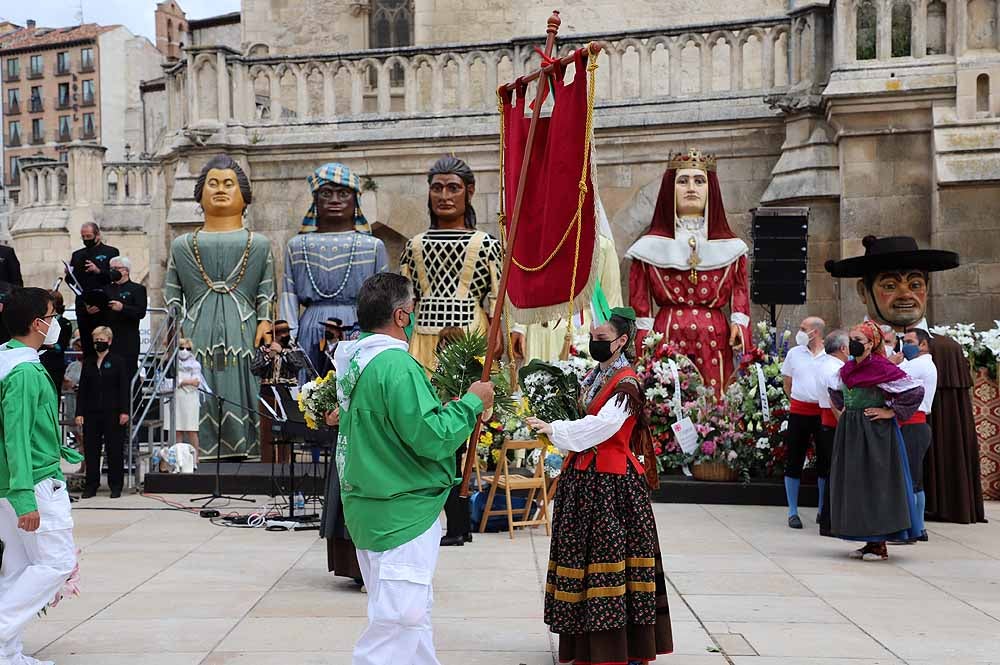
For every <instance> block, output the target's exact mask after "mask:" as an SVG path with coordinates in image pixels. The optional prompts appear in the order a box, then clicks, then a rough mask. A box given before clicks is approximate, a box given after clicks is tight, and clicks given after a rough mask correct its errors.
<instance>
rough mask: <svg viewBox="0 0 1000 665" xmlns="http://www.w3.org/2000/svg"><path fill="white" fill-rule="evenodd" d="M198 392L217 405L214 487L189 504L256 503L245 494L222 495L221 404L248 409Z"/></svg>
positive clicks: (205, 392) (201, 391)
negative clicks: (213, 400) (219, 500)
mask: <svg viewBox="0 0 1000 665" xmlns="http://www.w3.org/2000/svg"><path fill="white" fill-rule="evenodd" d="M198 392H200V393H203V394H205V395H212V396H213V397H215V401H216V404H218V405H219V411H218V415H219V418H218V421H217V422H218V430H217V432H216V443H215V445H216V450H215V487H214V489H213V490H212V493H211V494H209V495H207V496H199V497H195V498H193V499H191V500H190V501H191V503H198V502H199V501H204V502H205V503H204V504H202V506H201V507H202V509H205V508H208V507H209V506H210V505H212V503H213V502H215V501H216V500H218V499H226V500H228V501H243V502H245V503H257V500H256V499H248V498H246V494H244V495H243V496H241V497H237V496H229V495H227V494H223V493H222V404H223V402H225V403H226V404H230V405H232V406H235V407H237V408H238V409H242V410H244V411H248V412H249V409H247V408H246V407H244V406H243V405H242V404H238V403H237V402H233V401H231V400H228V399H226V398H224V397H222V396H221V395H219V394H217V393H212V392H209V391H207V390H205V389H204V388H202V387H201V386H199V387H198ZM254 413H256V412H254Z"/></svg>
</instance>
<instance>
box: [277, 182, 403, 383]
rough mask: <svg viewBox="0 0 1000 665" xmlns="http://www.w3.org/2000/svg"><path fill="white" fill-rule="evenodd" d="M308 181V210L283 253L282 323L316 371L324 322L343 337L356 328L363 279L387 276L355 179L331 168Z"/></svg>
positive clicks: (380, 245) (384, 258)
mask: <svg viewBox="0 0 1000 665" xmlns="http://www.w3.org/2000/svg"><path fill="white" fill-rule="evenodd" d="M308 180H309V188H310V190H311V191H312V206H311V207H310V208H309V211H308V212H307V213H306V216H305V218H304V219H303V220H302V228H301V231H300V233H299V235H297V236H295V237H293V238H292V239H291V240H289V241H288V247H287V249H286V250H285V276H284V280H283V286H282V294H281V318H283V319H285V320H286V321H288V323H289V325H290V326H291V329H292V336H293V337H295V338H296V340H297V341H298V343H299V346H301V347H302V348H303V349H304V350H305V352H306V353H307V354H308V355H309V360H310V361H312V363H313V366H314V367H319V366H320V365H322V364H323V362H322V361H323V346H324V343H325V342H329V341H330V340H326V339H324V335H325V322H326V321H327V319H339V320H340V321H341V322H342V329H343V330H345V331H346V330H351V329H353V328H354V327H355V326H356V323H357V302H358V291H360V290H361V285H362V284H364V282H365V280H366V279H368V278H369V277H371V276H372V275H374V274H375V273H377V272H384V271H385V270H388V268H389V257H388V254H387V253H386V251H385V245H384V244H383V243H382V241H381V240H379V239H378V238H376V237H375V236H373V235H371V228H370V227H369V225H368V220H367V219H365V216H364V214H362V212H361V204H360V198H361V180H360V178H358V176H357V174H355V173H352V172H351V170H350V169H349V168H347V167H346V166H344V165H343V164H336V163H330V164H324V165H323V166H321V167H319V168H318V169H316V171H315V172H314V173H313V174H312V175H311V176H309V178H308Z"/></svg>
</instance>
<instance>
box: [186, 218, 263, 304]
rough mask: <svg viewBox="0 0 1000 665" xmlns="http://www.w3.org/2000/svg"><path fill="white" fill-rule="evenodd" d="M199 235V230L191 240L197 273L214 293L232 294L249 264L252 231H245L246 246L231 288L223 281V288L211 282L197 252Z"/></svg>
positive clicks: (244, 275) (199, 253)
mask: <svg viewBox="0 0 1000 665" xmlns="http://www.w3.org/2000/svg"><path fill="white" fill-rule="evenodd" d="M199 233H201V229H198V230H197V231H195V232H194V234H193V236H192V238H191V250H192V253H193V254H194V263H195V265H196V266H198V271H199V272H200V273H201V279H202V281H204V282H205V284H206V285H207V286H208V288H210V289H211V290H212V291H214V292H215V293H226V294H228V293H232V292H233V291H235V290H236V289H237V287H239V285H240V283H242V282H243V278H244V277H246V274H247V264H249V263H250V247H251V246H252V245H253V231H249V230H248V231H247V246H246V248H245V249H244V250H243V258H242V259H240V272H239V274H238V275H236V282H235V283H234V284H233V285H232V286H230V285H229V283H228V282H226V281H225V280H223V281H222V284H223V286H219V283H218V282H214V281H212V277H211V275H209V274H208V272H207V271H206V270H205V264H204V263H202V261H201V252H200V251H198V234H199Z"/></svg>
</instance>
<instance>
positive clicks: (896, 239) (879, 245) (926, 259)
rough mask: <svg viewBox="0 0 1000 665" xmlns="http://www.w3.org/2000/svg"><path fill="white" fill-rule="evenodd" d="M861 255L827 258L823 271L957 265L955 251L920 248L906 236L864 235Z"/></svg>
mask: <svg viewBox="0 0 1000 665" xmlns="http://www.w3.org/2000/svg"><path fill="white" fill-rule="evenodd" d="M861 243H862V244H863V245H864V246H865V254H864V256H852V257H851V258H849V259H844V260H842V261H832V260H831V261H827V262H826V265H825V267H826V271H827V272H828V273H830V274H831V275H833V276H834V277H865V276H867V275H875V274H877V273H880V272H886V271H889V270H901V269H913V270H924V271H926V272H936V271H939V270H951V269H952V268H957V267H958V254H956V253H955V252H949V251H946V250H943V249H920V248H919V247H918V246H917V241H916V240H914V239H913V238H911V237H909V236H889V237H887V238H876V237H875V236H865V237H864V239H863V240H862V241H861Z"/></svg>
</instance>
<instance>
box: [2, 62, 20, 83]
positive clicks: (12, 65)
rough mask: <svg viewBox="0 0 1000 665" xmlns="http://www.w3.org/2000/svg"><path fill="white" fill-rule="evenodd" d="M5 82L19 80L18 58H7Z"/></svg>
mask: <svg viewBox="0 0 1000 665" xmlns="http://www.w3.org/2000/svg"><path fill="white" fill-rule="evenodd" d="M6 78H7V80H8V81H16V80H18V79H19V78H21V60H20V59H19V58H7V77H6Z"/></svg>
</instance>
